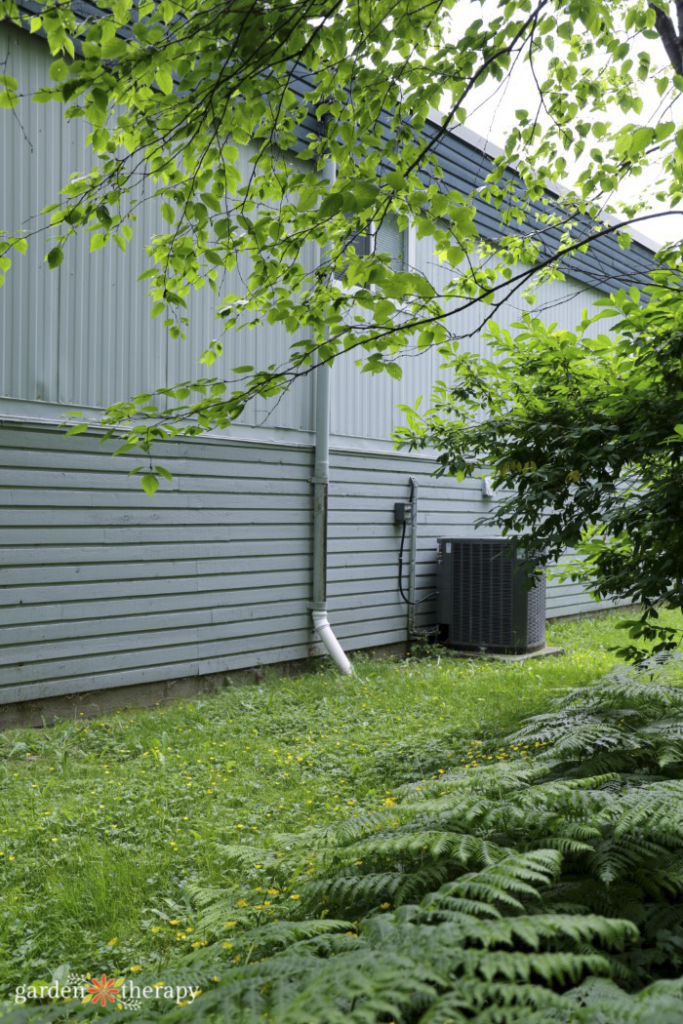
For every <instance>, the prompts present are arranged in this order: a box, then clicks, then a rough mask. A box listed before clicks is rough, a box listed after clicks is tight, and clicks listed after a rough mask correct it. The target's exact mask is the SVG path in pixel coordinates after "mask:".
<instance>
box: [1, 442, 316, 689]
mask: <svg viewBox="0 0 683 1024" xmlns="http://www.w3.org/2000/svg"><path fill="white" fill-rule="evenodd" d="M112 447H114V445H113V443H112V444H109V445H108V446H107V445H105V446H102V445H100V443H99V440H98V439H97V438H94V437H87V436H84V435H80V436H78V437H66V436H65V435H64V434H63V433H61V432H60V431H58V430H45V429H37V428H36V429H33V428H18V427H12V426H5V427H2V428H0V481H1V483H2V492H1V493H2V500H1V501H0V609H1V610H0V619H1V621H2V631H1V634H0V703H3V702H8V701H16V700H23V699H34V698H38V697H42V696H46V695H58V694H63V693H79V692H83V691H87V690H95V689H100V688H106V687H112V686H122V685H129V684H132V683H143V682H154V681H161V680H167V679H173V678H181V677H184V676H194V675H204V674H209V673H213V672H220V671H225V670H228V669H239V668H243V667H247V666H253V665H256V664H259V663H268V662H281V661H287V660H291V659H296V658H302V657H306V656H308V654H309V653H310V643H311V632H310V613H309V610H308V601H309V599H310V590H311V574H312V561H311V553H310V533H311V499H310V492H311V484H310V477H311V471H312V469H311V450H310V449H309V448H307V447H300V448H298V447H294V446H287V447H284V446H283V447H272V446H266V445H258V444H251V443H249V444H239V443H228V442H220V443H213V442H199V441H198V442H192V443H183V442H180V443H177V444H173V445H170V446H166V447H165V448H163V447H162V448H160V449H159V451H158V452H157V453H156V458H157V459H158V460H159V462H160V464H161V465H164V466H166V467H167V468H168V469H170V470H171V472H172V473H173V474H174V479H173V482H172V484H170V485H168V484H164V485H163V486H164V491H163V493H160V494H158V495H157V496H156V497H155V498H154V499H149V498H148V497H147V496H146V495H145V494H144V492H142V490H141V489H140V485H139V483H138V481H137V480H135V479H133V478H130V477H128V476H127V474H128V472H129V470H130V469H131V468H133V467H134V466H136V465H138V464H139V461H140V456H139V455H136V456H132V457H126V458H124V457H119V458H116V459H113V458H111V456H110V455H109V454H108V450H111V448H112Z"/></svg>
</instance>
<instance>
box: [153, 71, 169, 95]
mask: <svg viewBox="0 0 683 1024" xmlns="http://www.w3.org/2000/svg"><path fill="white" fill-rule="evenodd" d="M155 78H156V83H157V85H158V86H159V88H160V89H161V91H162V92H163V94H164V96H170V95H171V93H172V92H173V76H172V74H171V72H170V71H169V70H168V68H159V69H158V71H157V73H156V75H155Z"/></svg>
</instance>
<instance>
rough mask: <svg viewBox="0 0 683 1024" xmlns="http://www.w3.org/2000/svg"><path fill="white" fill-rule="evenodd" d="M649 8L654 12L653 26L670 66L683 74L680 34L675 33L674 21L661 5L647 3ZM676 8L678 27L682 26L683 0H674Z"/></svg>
mask: <svg viewBox="0 0 683 1024" xmlns="http://www.w3.org/2000/svg"><path fill="white" fill-rule="evenodd" d="M648 6H649V8H650V10H652V11H654V12H655V28H656V29H657V33H658V35H659V38H660V39H661V40H662V43H663V45H664V49H665V50H666V55H667V57H668V58H669V60H670V61H671V66H672V68H673V69H674V71H675V72H676V73H677V74H679V75H683V52H682V50H681V36H678V35H677V34H676V29H675V28H674V23H673V21H672V20H671V18H670V17H669V16H668V14H665V13H664V11H663V10H662V8H661V7H658V6H657V4H654V3H648ZM676 9H677V11H678V25H679V29H680V28H682V27H683V26H682V22H681V16H682V14H683V0H676Z"/></svg>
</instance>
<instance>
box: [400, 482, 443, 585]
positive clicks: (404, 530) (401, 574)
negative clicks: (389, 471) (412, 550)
mask: <svg viewBox="0 0 683 1024" xmlns="http://www.w3.org/2000/svg"><path fill="white" fill-rule="evenodd" d="M414 492H415V485H414V484H413V481H412V480H411V481H410V511H411V514H413V511H414V509H413V495H414ZM412 528H413V529H415V523H414V522H412ZM405 540H406V520H405V518H404V520H403V529H402V530H401V546H400V548H399V550H398V592H399V594H400V595H401V597H402V598H403V600H404V601H405V603H406V604H412V605H418V604H423V603H424V602H425V601H431V599H432V598H433V597H436V596H437V595H438V593H439V591H438V590H435V591H434V592H433V593H432V594H427V596H426V597H421V598H420V600H419V601H411V600H410V598H409V597H406V595H405V593H404V591H403V546H404V544H405Z"/></svg>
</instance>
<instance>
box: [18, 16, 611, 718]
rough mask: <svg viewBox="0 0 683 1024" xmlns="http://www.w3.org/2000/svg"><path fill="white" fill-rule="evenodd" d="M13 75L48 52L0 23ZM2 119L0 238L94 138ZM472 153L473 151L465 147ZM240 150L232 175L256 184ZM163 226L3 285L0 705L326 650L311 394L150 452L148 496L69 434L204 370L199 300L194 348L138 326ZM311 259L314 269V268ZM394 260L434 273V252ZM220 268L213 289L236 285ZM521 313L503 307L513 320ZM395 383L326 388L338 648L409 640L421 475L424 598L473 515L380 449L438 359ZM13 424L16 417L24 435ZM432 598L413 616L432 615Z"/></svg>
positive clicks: (569, 316) (572, 593)
mask: <svg viewBox="0 0 683 1024" xmlns="http://www.w3.org/2000/svg"><path fill="white" fill-rule="evenodd" d="M0 53H2V54H3V57H4V55H5V54H7V57H8V60H7V65H6V73H7V74H10V75H14V76H15V77H17V78H18V79H19V81H20V83H21V89H22V91H23V92H26V93H30V92H31V91H33V90H35V89H37V88H38V87H39V86H40V85H41V84H42V83H43V82H44V81H46V80H47V68H48V65H49V62H50V58H49V55H48V53H47V51H46V48H45V45H44V43H43V42H42V41H41V40H40V39H38V38H35V37H29V36H28V35H27V34H25V33H21V32H19V31H18V30H16V29H14V28H12V27H9V26H7V25H0ZM17 114H18V117H15V115H14V114H13V112H11V111H0V153H1V154H2V174H1V175H0V228H4V229H7V230H9V231H12V230H14V229H17V228H19V227H22V226H23V227H25V228H27V229H29V230H31V231H32V230H34V228H36V227H39V226H40V225H41V224H42V223H44V218H43V219H42V220H41V218H38V219H34V218H35V213H36V211H37V210H39V209H40V208H41V207H42V206H44V205H46V204H47V203H49V202H53V201H55V200H56V198H57V197H58V193H59V188H60V186H61V185H62V184H63V183H64V182H65V181H66V180H67V179H68V177H69V174H70V173H71V172H73V171H74V170H79V169H82V166H83V164H82V162H83V160H84V159H85V158H84V157H83V152H84V136H85V125H84V124H83V123H82V122H71V123H69V124H66V125H65V124H64V123H63V121H62V117H61V110H60V108H59V107H57V106H56V105H54V104H50V105H38V104H33V103H31V102H30V101H29V99H28V97H27V98H26V99H25V100H23V101H22V104H21V105H20V107H19V109H18V111H17ZM464 152H465V153H466V154H467V152H468V151H467V150H466V149H465V150H464ZM247 158H248V153H245V155H244V170H245V172H246V171H247V170H248V168H249V165H248V163H247ZM159 226H160V221H159V218H158V214H157V211H156V208H155V204H154V202H150V203H149V204H147V205H146V207H145V209H144V211H143V212H142V213H141V216H140V220H139V223H138V226H137V230H136V235H135V236H134V240H133V242H132V243H129V247H128V251H127V252H126V254H125V255H124V254H123V253H121V252H119V250H118V249H116V248H115V247H111V248H108V249H107V250H104V251H100V252H97V253H95V254H93V255H92V256H89V255H88V254H87V250H86V239H83V238H81V239H78V240H76V241H74V242H73V243H70V244H69V245H68V246H67V255H66V259H65V261H64V264H63V265H62V267H61V268H60V269H59V270H58V271H55V272H51V271H48V269H47V265H46V264H45V263H44V260H43V257H44V254H45V251H46V249H47V247H48V244H49V243H47V240H46V237H45V235H41V234H39V235H37V236H36V238H34V239H32V241H31V243H30V247H29V253H28V255H26V256H23V257H22V256H20V257H17V260H16V265H15V267H14V268H13V269H12V270H11V271H10V273H9V275H8V277H7V281H6V284H5V286H4V287H3V288H2V289H0V485H1V491H0V494H1V497H0V604H1V605H2V613H1V615H0V619H1V621H2V626H3V628H2V631H0V703H3V702H11V701H18V700H22V699H32V698H37V697H42V696H45V695H59V694H65V693H78V692H83V691H88V690H96V689H102V688H108V687H113V686H125V685H128V684H132V683H144V682H156V681H161V680H166V679H170V678H180V677H184V676H196V675H204V674H209V673H213V672H220V671H224V670H230V669H239V668H244V667H248V666H253V665H256V664H266V663H273V662H281V661H287V660H290V659H297V658H301V657H306V656H307V655H309V654H310V653H311V652H319V651H320V648H319V647H318V646H316V644H315V640H314V636H313V634H312V632H311V627H310V613H309V609H308V602H309V600H310V596H311V498H312V495H311V484H310V476H311V471H312V449H311V441H312V434H311V431H312V427H313V413H314V402H313V379H312V377H311V378H307V379H305V380H303V381H301V382H300V383H299V384H298V385H297V387H296V388H295V389H294V390H293V391H292V392H291V393H290V394H289V395H288V396H287V397H286V398H285V399H284V400H283V401H282V402H279V403H276V404H273V403H270V404H267V403H260V404H256V403H255V404H253V405H252V406H251V407H250V408H249V409H248V410H247V412H246V414H245V416H244V417H243V418H242V421H241V423H240V424H239V425H238V426H237V428H236V429H235V430H234V431H231V434H230V437H222V438H221V437H218V438H206V439H202V440H196V441H192V442H182V441H181V442H177V443H174V444H173V445H166V446H160V448H159V450H158V451H156V452H155V460H156V461H158V462H160V463H161V464H162V465H165V466H167V467H168V468H169V469H170V470H171V471H172V472H173V474H174V480H173V483H172V485H170V486H169V485H166V484H164V485H163V491H162V493H161V494H159V495H158V496H157V497H156V498H155V499H154V500H152V501H150V499H149V498H148V497H147V496H146V495H145V494H144V493H143V492H142V490H141V489H140V486H139V484H138V483H137V481H136V480H135V479H133V478H129V477H128V476H127V473H128V471H129V470H130V469H131V468H133V467H135V466H137V465H139V464H140V462H141V461H142V458H141V456H139V455H132V456H130V457H126V458H118V459H112V458H111V457H110V455H109V454H108V452H109V451H110V450H111V449H112V448H113V447H114V444H113V443H112V444H106V445H104V446H102V445H100V442H99V437H97V436H89V435H79V436H78V437H65V435H64V433H63V432H62V431H61V430H60V429H59V427H58V425H57V424H58V423H59V420H60V418H61V416H62V414H63V413H65V412H66V411H68V410H70V409H73V408H83V409H86V410H91V411H93V414H94V415H95V416H96V415H97V412H96V411H97V409H101V408H102V407H104V406H106V405H107V404H108V403H110V402H112V401H115V400H120V399H124V398H127V397H129V396H130V395H131V394H135V393H137V392H139V391H142V390H154V388H155V387H157V386H160V385H166V384H172V383H176V382H178V381H180V380H185V379H187V378H191V377H194V376H197V375H201V374H203V373H204V372H205V371H204V370H203V368H202V367H200V366H199V364H198V363H197V361H196V360H197V355H198V354H199V353H200V352H201V351H202V349H203V348H205V347H206V345H207V343H208V341H209V340H210V338H211V337H213V336H214V335H215V334H216V333H217V331H216V325H215V321H214V317H213V312H214V306H213V302H212V298H211V293H210V292H209V290H208V289H207V288H204V289H202V290H201V291H200V292H198V293H197V294H196V295H195V296H194V298H193V300H192V303H191V308H190V316H191V319H192V329H191V334H190V337H189V339H188V341H187V342H186V343H180V342H172V341H171V340H170V339H169V338H168V337H167V333H166V331H165V329H164V328H163V326H162V325H161V323H160V321H158V320H157V321H150V320H149V310H150V305H151V304H150V300H149V299H148V298H147V296H146V286H145V284H144V283H137V280H136V279H137V276H138V274H139V273H140V272H141V271H142V270H143V269H145V267H146V266H147V259H146V256H145V254H144V251H143V242H144V241H145V239H146V238H148V237H149V236H150V235H151V234H153V233H154V231H155V230H157V229H158V228H159ZM314 256H315V254H314V253H310V254H309V258H310V259H313V258H314ZM407 258H408V260H409V262H410V263H411V264H412V265H414V266H417V267H420V268H421V269H425V270H428V271H429V272H430V274H432V276H434V277H435V280H437V281H438V280H439V278H440V277H441V275H443V274H444V273H445V271H444V269H443V268H438V266H437V265H436V262H435V261H434V259H433V258H432V256H431V253H430V250H429V247H428V245H427V244H426V243H424V242H423V243H419V244H417V243H416V242H415V241H414V239H411V240H410V244H409V246H408V251H407ZM230 278H231V275H226V279H225V281H224V282H223V286H224V288H225V290H226V291H230V290H237V278H236V275H232V280H231V279H230ZM597 294H598V293H597V292H590V293H586V292H585V290H584V288H583V286H580V285H578V284H577V283H576V282H571V281H568V282H556V283H554V284H551V285H548V286H546V287H545V288H544V290H543V292H542V295H541V296H540V297H539V301H538V302H537V304H536V306H535V307H534V309H535V310H536V311H537V312H538V311H539V310H540V313H541V315H542V316H543V317H544V318H545V319H546V320H549V321H552V320H555V319H559V320H561V321H562V322H563V323H564V324H565V325H566V326H573V325H574V324H575V322H576V320H577V319H578V316H579V314H580V310H581V309H582V308H583V306H584V305H586V304H587V301H588V300H589V299H591V298H594V297H595V296H596V295H597ZM522 308H526V307H525V306H524V303H523V302H521V300H518V299H513V300H511V302H510V303H509V304H508V305H507V306H506V308H505V309H504V310H502V311H501V313H500V314H499V315H498V319H499V320H500V321H501V322H503V323H504V324H509V323H511V322H512V321H514V319H516V317H517V316H518V314H519V311H520V310H521V309H522ZM479 312H480V311H478V310H472V311H470V312H468V313H466V314H458V315H457V316H455V317H453V325H454V327H453V329H454V331H455V333H457V334H458V335H460V336H461V337H462V338H463V341H462V344H463V347H464V348H468V349H470V350H472V351H476V352H481V353H486V352H487V347H486V343H485V341H483V340H482V338H481V336H480V333H479V332H478V330H477V327H478V324H479V320H478V316H479ZM289 340H291V339H288V338H287V337H286V336H285V335H284V334H283V333H281V332H280V330H279V329H278V328H269V329H268V330H267V331H264V330H261V329H258V330H256V331H253V332H251V331H250V332H245V333H244V334H243V335H242V336H241V337H239V338H232V339H231V340H230V346H229V355H228V357H227V358H226V364H227V366H228V367H230V366H235V365H238V364H240V363H245V362H246V363H257V364H259V365H264V364H268V363H270V362H280V361H282V359H284V357H285V355H286V351H287V345H288V341H289ZM402 363H403V366H404V371H405V372H404V378H403V380H402V381H400V382H396V381H393V380H392V379H390V378H389V377H388V376H382V377H380V378H376V377H373V378H370V377H369V376H368V375H366V376H360V375H359V374H358V370H357V369H356V367H355V366H354V365H353V361H351V360H346V361H345V360H340V361H339V362H338V363H337V364H336V366H335V368H334V375H333V404H332V440H333V447H334V446H336V447H335V448H334V450H333V455H332V483H331V490H330V530H329V597H330V616H331V620H332V622H333V625H334V628H335V630H336V631H337V633H338V635H339V637H340V639H341V640H342V642H343V643H344V644H345V645H346V646H347V647H348V648H349V649H350V650H353V649H358V648H367V647H377V646H381V645H384V644H388V643H393V642H397V641H404V640H405V639H406V625H407V615H406V606H405V605H404V604H403V603H402V602H401V600H400V598H399V595H398V591H397V584H396V573H397V554H398V545H399V540H400V533H399V531H398V529H397V527H396V526H395V525H394V523H393V504H394V502H395V501H398V500H402V499H405V498H406V497H407V495H408V480H409V477H410V475H415V476H416V477H418V479H419V482H420V514H419V520H418V526H419V543H418V596H424V595H427V594H429V593H430V592H431V591H432V589H433V587H434V556H435V541H436V538H437V537H439V536H441V535H444V534H454V533H459V534H462V533H463V532H465V533H468V532H471V531H472V529H473V522H474V520H475V519H476V518H477V516H478V515H480V514H481V512H482V511H483V510H484V504H483V502H482V498H481V494H480V485H479V483H478V482H477V481H469V482H466V483H464V484H461V485H458V484H456V483H455V482H454V481H451V480H443V479H441V480H436V479H435V478H433V477H432V476H431V471H432V468H433V463H431V462H430V460H429V459H428V458H416V457H411V456H405V455H402V454H397V453H396V452H395V451H393V449H392V446H391V443H390V436H391V431H392V430H393V429H394V428H395V427H396V426H397V425H399V424H400V423H401V421H402V418H401V414H400V413H398V412H397V408H396V407H397V405H398V403H406V404H412V403H414V402H415V400H416V399H417V397H418V396H419V395H422V396H424V398H425V399H426V398H427V396H428V394H429V390H430V388H431V385H432V383H433V381H434V380H435V378H436V377H437V376H439V375H440V370H439V360H438V357H436V356H435V354H434V353H427V354H422V355H419V356H416V355H415V354H413V353H406V354H405V356H404V357H403V359H402ZM22 420H23V422H20V421H22ZM594 607H595V605H594V604H593V602H591V601H590V600H589V599H587V598H586V596H585V594H583V593H582V592H581V591H580V590H579V589H578V588H575V587H566V586H565V587H560V586H558V585H557V584H553V585H551V587H550V588H549V598H548V610H549V614H551V615H552V614H568V613H573V612H577V611H582V610H589V609H591V608H594ZM432 615H433V605H432V604H430V603H425V605H423V606H422V608H421V612H420V621H421V622H422V623H423V624H429V623H430V622H431V621H432Z"/></svg>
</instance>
